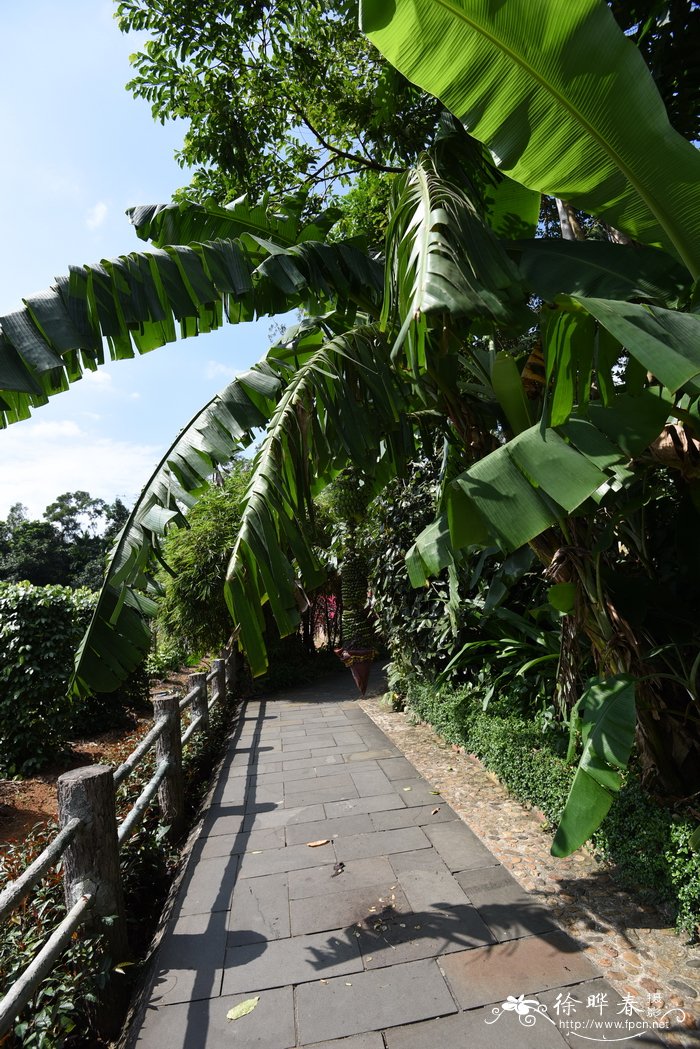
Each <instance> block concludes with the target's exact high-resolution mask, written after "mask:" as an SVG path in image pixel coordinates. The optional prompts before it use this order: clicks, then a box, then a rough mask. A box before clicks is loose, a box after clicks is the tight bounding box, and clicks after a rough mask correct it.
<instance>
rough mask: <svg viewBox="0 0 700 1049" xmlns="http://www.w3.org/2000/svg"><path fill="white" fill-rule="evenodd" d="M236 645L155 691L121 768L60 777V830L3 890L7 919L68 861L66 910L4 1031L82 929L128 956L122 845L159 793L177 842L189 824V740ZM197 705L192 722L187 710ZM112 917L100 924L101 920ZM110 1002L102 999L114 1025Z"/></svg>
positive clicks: (223, 679) (5, 1008) (0, 1015)
mask: <svg viewBox="0 0 700 1049" xmlns="http://www.w3.org/2000/svg"><path fill="white" fill-rule="evenodd" d="M236 656H237V653H236V650H235V648H234V649H233V650H232V652H231V653H230V655H228V656H227V657H226V658H225V659H216V660H214V662H213V666H212V669H211V671H210V672H209V673H208V674H205V673H201V674H190V685H191V687H190V691H189V692H188V693H187V695H186V696H185V697H184V699H181V700H179V699H178V697H177V696H175V695H162V696H156V698H155V699H154V703H153V706H154V711H153V715H154V724H153V727H152V728H151V729H150V731H149V732H147V733H146V735H145V736H144V737H143V739H142V740H141V742H140V743H139V745H138V746H137V747H136V749H135V750H134V751H133V752H132V753H131V754H130V755H129V757H128V758H127V759H126V761H124V762H123V763H122V764H121V765H120V766H119V767H118V768H116V769H113V768H112V766H110V765H89V766H87V767H86V768H79V769H74V770H72V771H71V772H66V773H64V775H62V776H61V777H60V778H59V780H58V813H59V823H60V831H59V832H58V833H57V834H56V836H55V837H54V838H53V839H52V840H51V842H50V843H49V845H48V846H47V847H46V848H45V849H44V851H43V852H42V853H41V855H40V856H38V857H37V858H36V859H35V860H34V862H33V863H32V864H31V865H30V866H29V867H28V868H27V869H26V870H25V871H24V873H23V874H21V875H20V876H19V877H18V878H17V879H15V881H12V882H10V883H9V884H8V885H6V886H5V888H4V890H3V891H2V893H0V920H4V919H5V918H7V917H8V915H10V914H11V913H12V912H13V911H14V910H15V909H16V908H17V907H19V905H20V904H21V903H22V901H23V900H25V899H26V898H27V897H28V896H29V894H30V893H31V891H32V889H33V888H34V886H35V885H36V884H37V883H38V882H39V881H40V880H41V879H42V878H43V877H44V875H45V874H46V873H47V871H49V870H50V869H51V868H52V867H55V866H56V864H57V863H58V862H59V861H62V872H63V885H64V893H65V901H66V911H67V913H66V916H65V918H64V919H63V921H62V922H61V923H60V924H59V925H58V926H57V928H56V929H54V931H53V933H52V934H51V935H50V937H49V939H48V940H47V941H46V943H45V944H44V946H43V947H42V948H41V950H40V951H39V953H38V954H37V955H36V957H35V958H34V959H33V961H32V962H31V963H30V964H29V966H28V967H27V968H26V969H25V970H24V972H23V973H22V974H21V975H20V977H19V978H18V979H17V980H16V982H15V983H14V984H13V986H12V987H11V988H10V990H9V991H8V992H7V994H6V995H5V997H4V998H3V999H2V1000H1V1001H0V1037H2V1036H3V1035H4V1034H5V1033H6V1032H7V1031H8V1030H9V1029H10V1028H11V1026H12V1024H13V1022H14V1020H15V1018H16V1017H17V1015H18V1014H19V1013H20V1012H21V1011H22V1009H23V1008H24V1007H25V1005H26V1004H27V1003H28V1002H29V1001H30V1000H31V998H32V996H33V995H34V993H35V992H36V990H37V988H38V986H39V984H40V983H41V981H42V980H43V979H44V977H45V976H47V975H48V973H50V972H51V970H52V969H53V967H54V966H55V965H56V962H57V961H58V959H59V958H60V956H61V954H62V953H63V951H64V950H65V949H66V947H68V945H69V944H70V942H71V939H72V937H73V934H74V932H75V930H76V929H78V928H79V927H80V926H82V925H88V926H94V927H95V928H96V929H97V928H98V926H99V931H100V932H102V933H103V934H104V935H105V939H106V941H107V950H108V952H109V955H110V957H111V958H112V959H114V960H115V962H117V961H120V960H122V959H125V958H126V957H128V942H127V935H126V915H125V912H124V894H123V888H122V879H121V872H120V865H119V849H120V847H121V846H122V845H123V844H124V843H125V842H126V841H127V840H128V839H129V837H130V836H131V835H132V834H133V832H134V830H135V829H136V827H137V826H138V824H139V822H140V821H141V819H142V818H143V815H144V813H145V812H146V810H147V809H148V807H149V806H150V805H151V804H152V802H153V800H154V798H155V797H156V795H157V797H158V805H159V808H160V818H161V821H162V823H164V824H165V825H167V826H168V828H169V829H168V835H169V836H170V837H171V839H172V840H174V841H175V840H177V839H178V838H179V837H180V835H181V834H182V831H183V830H184V823H185V796H184V779H183V771H182V748H183V745H184V744H185V743H186V742H187V741H188V740H189V739H190V738H191V736H192V735H194V733H195V732H198V733H203V734H204V735H205V736H206V734H207V733H208V731H209V712H210V710H211V708H212V707H213V706H214V705H215V704H216V703H219V702H225V701H226V699H227V697H228V695H229V694H230V693H231V692H233V687H234V685H235V679H236V667H237V664H236ZM188 708H191V718H190V721H189V724H188V725H187V728H186V729H185V730H184V731H183V729H182V714H183V713H184V711H186V710H187V709H188ZM152 749H154V750H155V759H156V769H155V772H154V773H153V775H152V776H151V778H150V780H149V781H148V783H147V784H146V786H145V787H144V788H143V790H142V791H141V793H140V795H139V797H138V798H137V800H136V801H135V803H134V805H133V806H132V807H131V809H130V810H129V812H128V814H127V815H126V816H125V818H124V819H123V820H122V822H121V823H119V824H118V823H117V818H116V791H117V789H118V788H119V787H120V786H121V784H122V783H124V782H125V780H126V779H127V778H128V777H129V776H130V775H131V774H132V772H133V771H134V769H136V768H137V767H138V765H139V764H140V763H141V762H142V761H143V759H144V758H145V757H146V755H147V754H148V753H149V751H151V750H152ZM102 918H109V922H105V923H101V922H100V919H102ZM112 1004H113V1003H110V1001H109V1000H106V1001H105V1002H102V1003H101V1006H102V1010H101V1012H102V1015H103V1017H104V1018H105V1020H106V1023H107V1025H108V1026H109V1014H110V1012H111V1011H112V1009H111V1005H112Z"/></svg>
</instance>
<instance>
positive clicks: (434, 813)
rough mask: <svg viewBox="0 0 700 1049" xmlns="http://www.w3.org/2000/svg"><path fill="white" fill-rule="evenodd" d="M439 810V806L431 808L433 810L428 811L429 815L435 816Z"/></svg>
mask: <svg viewBox="0 0 700 1049" xmlns="http://www.w3.org/2000/svg"><path fill="white" fill-rule="evenodd" d="M439 811H440V809H439V807H438V808H437V809H433V811H432V812H431V813H430V815H431V816H437V814H438V812H439Z"/></svg>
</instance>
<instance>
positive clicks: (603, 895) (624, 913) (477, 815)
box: [360, 696, 700, 1049]
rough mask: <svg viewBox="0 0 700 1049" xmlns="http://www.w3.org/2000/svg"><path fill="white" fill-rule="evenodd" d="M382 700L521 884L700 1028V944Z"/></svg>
mask: <svg viewBox="0 0 700 1049" xmlns="http://www.w3.org/2000/svg"><path fill="white" fill-rule="evenodd" d="M380 700H381V697H379V696H373V697H370V698H368V699H366V700H364V701H361V702H360V706H361V707H362V709H363V710H364V711H365V712H366V713H367V714H368V715H369V716H370V717H371V718H372V720H373V721H374V722H375V724H377V725H378V726H379V727H380V728H381V729H382V731H383V732H384V733H385V734H386V735H387V736H388V738H389V739H390V740H391V741H392V742H393V743H394V744H395V745H396V746H397V747H398V748H399V749H400V750H401V752H402V753H403V754H404V755H405V756H406V757H407V758H408V760H409V761H411V762H412V764H413V765H414V766H415V767H416V768H417V769H418V771H419V772H420V773H421V774H422V775H423V776H425V778H426V779H427V780H428V781H429V782H430V783H431V784H432V785H433V786H434V788H435V789H436V790H439V791H440V793H441V795H442V797H444V799H445V801H447V802H448V803H449V804H450V805H451V806H452V808H453V809H454V810H455V812H457V814H458V815H459V816H461V818H462V819H463V820H464V821H465V823H467V825H468V826H469V827H471V829H472V830H473V831H474V832H475V833H476V834H477V835H478V837H479V838H480V839H481V840H482V841H483V842H484V843H485V844H486V845H487V846H488V848H489V849H490V850H491V852H493V854H494V856H495V857H496V858H497V859H498V860H500V862H501V863H502V864H503V866H504V867H505V868H506V869H507V870H508V871H509V872H510V873H511V874H512V875H513V876H514V877H515V878H516V879H517V880H518V882H519V883H520V884H521V885H522V887H523V888H524V889H526V890H527V892H529V893H532V895H533V898H534V899H536V900H537V902H538V903H541V904H544V905H546V906H547V907H549V908H550V909H551V911H552V914H553V915H554V917H555V918H556V921H557V922H558V924H559V925H561V926H562V927H563V928H565V929H566V930H567V931H568V932H569V934H570V935H571V936H573V937H574V938H575V939H576V940H577V941H578V942H579V943H581V944H582V945H584V946H585V950H586V953H587V955H588V956H589V957H590V958H591V959H592V960H593V961H594V962H595V964H596V965H597V966H598V967H599V968H600V969H602V971H603V972H604V973H605V977H606V979H607V980H608V981H609V982H610V983H611V984H612V985H613V986H614V987H615V989H616V990H617V991H618V992H619V993H620V994H628V995H633V996H635V997H644V998H648V996H649V995H651V996H652V997H653V996H657V995H658V996H660V999H661V1001H663V1003H664V1005H665V1007H668V1006H677V1007H679V1008H680V1009H682V1010H683V1011H684V1012H685V1014H686V1018H687V1019H686V1023H687V1024H688V1025H689V1026H690V1025H692V1024H695V1026H696V1028H700V1001H699V995H700V946H698V945H697V944H689V943H688V942H687V939H685V938H683V937H682V936H679V935H677V934H676V932H675V931H674V930H673V929H672V928H670V927H669V926H668V923H667V921H666V919H665V918H664V917H663V916H662V915H661V914H660V913H659V912H658V911H657V910H656V909H655V908H654V907H651V906H644V905H640V904H638V903H636V902H635V901H634V900H633V899H632V898H631V897H630V895H629V894H628V893H626V892H624V891H622V890H620V889H619V888H617V887H616V886H615V883H614V881H613V879H612V878H611V876H610V874H609V873H608V872H607V871H606V870H605V869H603V868H601V865H600V864H599V863H598V862H597V861H596V860H595V858H594V857H593V855H592V854H591V853H590V852H588V851H586V850H581V851H579V852H577V853H575V854H574V855H573V856H571V857H569V858H568V859H566V860H559V859H555V858H554V857H553V856H551V855H550V852H549V848H550V844H551V831H550V830H548V829H547V826H546V820H545V818H544V817H543V816H542V815H541V814H540V813H538V812H536V811H534V810H531V809H527V808H525V807H524V806H523V805H521V804H520V803H519V802H518V801H515V800H514V799H513V798H512V797H511V796H510V795H509V794H508V792H507V791H506V789H505V788H504V787H503V786H502V784H501V783H500V782H499V780H498V779H497V778H496V777H495V776H494V775H493V774H492V773H490V772H488V771H487V770H486V769H485V768H484V766H483V765H482V764H481V762H480V761H479V760H478V759H477V758H475V757H473V756H471V755H467V754H465V753H464V752H463V750H461V748H459V747H455V746H454V745H453V744H450V743H447V742H445V740H443V739H442V738H441V737H440V736H439V735H438V734H437V733H436V732H435V731H434V729H433V728H432V727H431V726H430V725H427V724H425V723H418V724H414V723H412V721H411V719H410V718H409V717H408V716H407V715H406V714H404V713H397V712H394V711H391V710H390V709H389V708H388V707H387V706H385V705H383V704H382V703H381V702H380ZM664 1040H665V1041H666V1042H668V1044H669V1045H672V1046H680V1047H682V1049H691V1047H693V1046H695V1047H697V1046H698V1045H699V1044H700V1032H699V1031H698V1030H692V1029H689V1030H688V1031H687V1032H684V1031H674V1032H669V1033H667V1034H665V1036H664ZM629 1044H630V1045H633V1044H634V1043H629Z"/></svg>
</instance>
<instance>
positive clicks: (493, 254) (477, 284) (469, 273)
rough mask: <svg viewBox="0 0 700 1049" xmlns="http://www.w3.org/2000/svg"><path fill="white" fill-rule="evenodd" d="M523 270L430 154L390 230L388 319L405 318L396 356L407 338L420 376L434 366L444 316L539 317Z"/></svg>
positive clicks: (404, 184)
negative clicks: (435, 338)
mask: <svg viewBox="0 0 700 1049" xmlns="http://www.w3.org/2000/svg"><path fill="white" fill-rule="evenodd" d="M526 299H527V293H526V290H525V287H524V285H523V284H522V283H521V281H520V278H519V275H518V271H517V269H516V267H515V266H514V265H513V263H512V262H511V260H510V259H509V258H508V256H507V254H506V253H505V251H504V249H503V247H502V245H501V243H500V241H499V240H498V239H497V237H496V236H495V234H494V233H493V231H492V230H491V229H490V227H489V226H488V225H487V224H486V222H485V221H484V219H483V218H482V216H481V215H480V214H479V212H478V210H477V208H476V207H475V205H474V204H473V203H472V202H471V201H470V199H469V198H468V197H467V195H466V194H465V192H464V191H463V190H462V189H461V188H460V187H459V186H457V185H455V184H453V183H451V182H450V181H448V180H447V179H446V178H444V177H443V176H442V175H441V173H440V171H439V170H438V169H437V167H436V165H435V162H434V161H433V159H432V158H431V157H429V156H427V155H424V156H423V157H421V159H420V160H419V162H418V164H417V165H416V167H415V168H412V169H411V170H410V171H409V172H407V174H406V175H405V177H404V178H403V179H402V180H401V181H400V182H399V183H398V185H397V188H396V191H395V196H394V201H393V206H392V213H391V219H390V223H389V227H388V230H387V265H386V276H385V296H384V310H383V314H382V322H383V324H384V325H385V326H386V325H387V324H388V321H389V318H390V316H392V315H393V316H398V317H399V318H400V319H401V321H402V323H401V321H399V323H401V327H400V330H399V332H398V334H397V336H396V339H395V342H394V354H397V353H398V351H399V350H400V349H401V347H402V346H403V343H404V340H406V339H407V344H408V358H409V363H410V365H411V368H412V370H413V371H414V373H416V374H418V373H420V372H421V371H424V370H425V368H426V338H427V334H428V329H429V325H430V324H432V325H433V326H434V325H435V324H436V315H437V317H438V320H439V322H440V323H442V320H441V318H442V315H449V317H450V320H451V322H452V323H458V322H459V321H460V320H464V319H465V318H468V319H485V320H487V321H489V322H491V323H494V324H496V323H498V324H501V325H503V324H505V325H508V324H511V323H513V322H516V323H517V322H520V324H521V325H523V326H526V325H527V323H528V321H531V320H532V317H531V315H530V314H529V313H528V311H527V309H526V307H525V302H526Z"/></svg>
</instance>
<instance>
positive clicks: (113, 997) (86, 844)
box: [57, 765, 129, 1037]
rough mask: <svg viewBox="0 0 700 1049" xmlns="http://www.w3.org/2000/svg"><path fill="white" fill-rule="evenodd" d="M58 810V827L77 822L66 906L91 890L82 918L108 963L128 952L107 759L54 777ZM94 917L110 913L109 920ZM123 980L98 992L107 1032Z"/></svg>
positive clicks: (117, 1012)
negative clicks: (100, 939) (87, 915)
mask: <svg viewBox="0 0 700 1049" xmlns="http://www.w3.org/2000/svg"><path fill="white" fill-rule="evenodd" d="M57 786H58V811H59V818H60V823H61V827H65V825H66V824H67V823H69V822H70V820H72V819H74V818H76V817H77V818H78V819H79V820H81V821H82V822H81V826H80V828H79V830H78V832H77V834H76V836H75V838H74V839H73V841H72V842H71V844H70V845H69V846H68V848H67V849H66V851H65V853H64V854H63V885H64V893H65V898H66V908H67V909H68V910H70V908H71V907H72V906H73V905H74V904H75V903H77V902H78V900H79V899H80V897H81V896H82V895H83V893H86V892H87V893H92V894H93V896H94V900H95V903H94V914H95V919H94V920H92V921H91V922H90V923H89V924H88V928H90V927H92V929H93V930H94V931H95V932H100V933H102V934H103V935H104V938H105V940H106V943H107V949H108V952H109V955H110V958H111V961H112V965H113V966H114V965H118V964H119V963H120V962H123V961H126V960H127V959H128V957H129V944H128V941H127V935H126V921H125V915H124V894H123V891H122V882H121V876H120V873H119V842H118V840H117V814H116V806H115V800H114V797H115V792H114V778H113V774H112V769H111V768H110V767H109V766H108V765H90V766H89V767H88V768H80V769H72V770H71V771H70V772H64V773H63V775H62V776H60V777H59V779H58V785H57ZM100 918H112V921H111V922H110V923H109V924H104V923H102V922H100V921H99V919H100ZM125 994H126V985H125V982H124V981H123V980H122V978H121V977H120V976H112V979H110V981H109V983H108V984H107V986H106V988H105V989H104V991H103V992H102V994H101V1001H100V1019H99V1024H100V1029H101V1030H102V1032H103V1033H104V1034H105V1035H107V1036H108V1037H115V1036H116V1034H118V1032H119V1026H120V1021H121V1017H122V1007H123V1005H124V1003H125Z"/></svg>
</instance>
